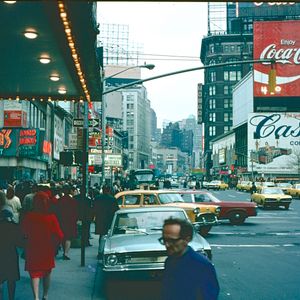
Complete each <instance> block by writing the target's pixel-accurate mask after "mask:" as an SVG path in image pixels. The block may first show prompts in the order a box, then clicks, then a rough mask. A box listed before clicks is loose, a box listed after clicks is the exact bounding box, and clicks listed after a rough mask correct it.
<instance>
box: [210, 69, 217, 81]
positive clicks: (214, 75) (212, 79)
mask: <svg viewBox="0 0 300 300" xmlns="http://www.w3.org/2000/svg"><path fill="white" fill-rule="evenodd" d="M209 77H210V78H209V79H210V82H215V81H216V80H217V74H216V71H211V72H210V74H209Z"/></svg>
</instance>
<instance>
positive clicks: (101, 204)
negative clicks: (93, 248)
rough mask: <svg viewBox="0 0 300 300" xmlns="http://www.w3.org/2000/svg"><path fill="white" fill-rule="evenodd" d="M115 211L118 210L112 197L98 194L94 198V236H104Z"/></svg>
mask: <svg viewBox="0 0 300 300" xmlns="http://www.w3.org/2000/svg"><path fill="white" fill-rule="evenodd" d="M117 210H119V206H118V203H117V200H116V198H115V197H113V196H112V195H110V194H100V195H97V196H96V197H95V201H94V211H95V217H96V227H95V233H96V234H100V235H104V234H106V233H107V231H108V229H109V227H110V225H111V222H112V219H113V216H114V214H115V212H116V211H117Z"/></svg>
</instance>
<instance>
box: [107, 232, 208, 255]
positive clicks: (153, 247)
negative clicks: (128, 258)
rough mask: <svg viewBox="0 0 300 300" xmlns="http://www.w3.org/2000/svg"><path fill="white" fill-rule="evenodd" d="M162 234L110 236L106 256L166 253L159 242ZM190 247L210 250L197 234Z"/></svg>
mask: <svg viewBox="0 0 300 300" xmlns="http://www.w3.org/2000/svg"><path fill="white" fill-rule="evenodd" d="M160 237H161V232H159V233H150V234H139V233H137V234H135V233H133V234H117V235H113V236H109V237H107V239H106V242H105V248H104V254H107V253H126V252H144V251H165V250H166V248H165V246H164V245H161V244H160V243H159V242H158V239H159V238H160ZM190 246H191V247H192V248H193V249H195V250H199V249H205V250H209V249H211V248H210V245H209V243H208V242H207V241H206V240H205V239H204V238H203V237H201V236H200V235H198V234H195V236H194V238H193V240H192V242H191V243H190Z"/></svg>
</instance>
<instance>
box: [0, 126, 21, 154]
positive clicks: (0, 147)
mask: <svg viewBox="0 0 300 300" xmlns="http://www.w3.org/2000/svg"><path fill="white" fill-rule="evenodd" d="M16 152H17V131H16V130H15V129H1V130H0V157H1V156H16Z"/></svg>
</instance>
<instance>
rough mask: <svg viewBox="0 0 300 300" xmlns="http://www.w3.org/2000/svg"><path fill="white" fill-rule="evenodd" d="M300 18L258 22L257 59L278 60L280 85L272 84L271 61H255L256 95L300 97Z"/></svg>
mask: <svg viewBox="0 0 300 300" xmlns="http://www.w3.org/2000/svg"><path fill="white" fill-rule="evenodd" d="M299 30H300V21H296V20H293V21H272V22H254V36H253V40H254V59H275V60H276V61H277V63H276V65H275V69H276V88H275V93H273V94H272V93H270V91H269V86H268V79H269V76H268V74H269V71H270V69H271V66H270V63H265V64H254V97H270V96H271V97H274V96H275V97H276V96H277V97H278V96H284V97H299V96H300V36H299V33H298V32H299Z"/></svg>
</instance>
